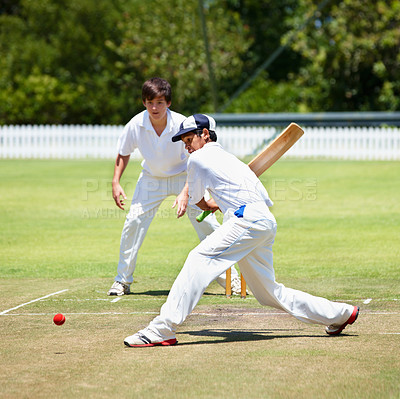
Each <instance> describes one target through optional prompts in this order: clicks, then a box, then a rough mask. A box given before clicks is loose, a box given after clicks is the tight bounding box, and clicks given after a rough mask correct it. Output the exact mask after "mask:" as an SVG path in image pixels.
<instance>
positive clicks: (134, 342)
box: [124, 328, 178, 348]
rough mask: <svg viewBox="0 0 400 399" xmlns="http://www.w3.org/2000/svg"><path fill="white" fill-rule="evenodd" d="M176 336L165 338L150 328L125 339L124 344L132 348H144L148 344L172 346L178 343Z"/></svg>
mask: <svg viewBox="0 0 400 399" xmlns="http://www.w3.org/2000/svg"><path fill="white" fill-rule="evenodd" d="M177 342H178V341H177V340H176V338H171V339H164V338H162V337H160V336H158V335H157V334H156V333H155V332H154V331H152V330H150V329H149V328H145V329H143V330H140V331H139V332H137V333H136V334H133V335H130V336H129V337H126V338H125V339H124V344H125V345H126V346H129V347H130V348H143V347H147V346H171V345H176V344H177Z"/></svg>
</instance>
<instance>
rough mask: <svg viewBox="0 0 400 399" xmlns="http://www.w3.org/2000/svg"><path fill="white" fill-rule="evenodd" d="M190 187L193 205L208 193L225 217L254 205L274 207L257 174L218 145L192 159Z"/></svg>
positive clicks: (190, 163) (211, 146) (215, 144)
mask: <svg viewBox="0 0 400 399" xmlns="http://www.w3.org/2000/svg"><path fill="white" fill-rule="evenodd" d="M188 183H189V203H190V204H191V205H194V204H197V203H198V202H199V201H200V200H201V199H202V198H203V196H204V192H205V190H208V191H209V193H210V194H211V196H212V197H213V199H214V200H215V202H216V203H217V205H218V206H219V209H220V210H221V212H222V213H224V214H225V213H226V212H227V211H228V210H229V209H232V210H236V209H238V208H240V207H241V206H242V205H246V204H251V203H254V202H260V201H261V202H265V203H266V204H267V205H268V206H272V205H273V202H272V201H271V200H270V198H269V196H268V193H267V190H266V189H265V187H264V186H263V185H262V183H261V182H260V180H259V179H258V178H257V176H256V175H255V174H254V172H253V171H252V170H251V169H250V168H249V167H248V166H247V165H246V164H245V163H243V162H241V161H240V160H239V159H237V158H236V157H235V156H234V155H232V154H230V153H229V152H226V151H225V150H224V149H223V148H222V147H221V145H220V144H218V143H215V142H211V143H207V144H205V145H204V147H203V148H201V149H200V150H197V151H195V152H193V153H192V154H191V155H190V157H189V161H188Z"/></svg>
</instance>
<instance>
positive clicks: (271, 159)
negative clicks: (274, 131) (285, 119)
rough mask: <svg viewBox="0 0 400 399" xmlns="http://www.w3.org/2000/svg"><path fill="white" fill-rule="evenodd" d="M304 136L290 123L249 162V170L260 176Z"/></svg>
mask: <svg viewBox="0 0 400 399" xmlns="http://www.w3.org/2000/svg"><path fill="white" fill-rule="evenodd" d="M303 134H304V131H303V129H302V128H301V127H300V126H299V125H297V124H296V123H291V124H290V125H289V126H288V127H287V128H286V129H285V130H284V131H283V132H282V133H281V134H280V135H279V136H278V137H276V138H275V139H274V140H273V141H272V142H271V143H270V144H269V145H268V146H267V147H266V148H265V149H264V150H263V151H262V152H260V153H259V154H258V155H257V156H256V157H255V158H254V159H252V160H251V161H250V162H249V164H248V165H249V167H250V169H251V170H252V171H253V172H254V173H255V174H256V175H257V177H258V176H261V175H262V174H263V173H264V172H265V171H266V170H267V169H269V168H270V167H271V166H272V165H273V164H274V163H275V162H276V161H277V160H278V159H279V158H281V157H282V155H283V154H285V152H287V151H288V150H289V149H290V148H291V147H292V146H293V145H294V144H295V143H296V142H297V141H298V140H299V138H300V137H301V136H302V135H303Z"/></svg>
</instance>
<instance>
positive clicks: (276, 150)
mask: <svg viewBox="0 0 400 399" xmlns="http://www.w3.org/2000/svg"><path fill="white" fill-rule="evenodd" d="M303 134H304V131H303V129H302V128H301V127H300V126H299V125H297V124H296V123H294V122H292V123H291V124H290V125H289V126H288V127H287V128H286V129H285V130H284V131H283V132H282V133H281V134H280V135H279V136H278V137H276V138H275V139H274V140H273V141H272V142H271V143H269V144H268V146H267V147H266V148H265V149H264V150H263V151H261V152H260V153H259V154H258V155H257V156H256V157H255V158H253V159H252V160H251V161H250V162H249V163H248V166H249V168H250V169H251V170H252V171H253V172H254V173H255V174H256V175H257V177H259V176H261V175H262V174H263V173H264V172H265V171H266V170H267V169H269V168H270V167H271V166H272V165H273V164H274V163H275V162H276V161H277V160H278V159H279V158H280V157H282V155H283V154H285V152H287V151H288V150H289V149H290V148H291V147H292V146H293V145H294V144H295V143H296V142H297V141H298V140H299V138H300V137H301V136H302V135H303ZM210 213H211V212H210V211H204V212H202V213H201V214H200V215H199V216H197V218H196V220H197V221H198V222H199V223H200V222H202V221H203V220H204V219H205V218H206V217H207V216H208V215H209V214H210Z"/></svg>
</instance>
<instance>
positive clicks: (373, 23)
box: [292, 0, 400, 111]
mask: <svg viewBox="0 0 400 399" xmlns="http://www.w3.org/2000/svg"><path fill="white" fill-rule="evenodd" d="M300 3H301V6H300V8H299V10H302V11H303V12H299V13H298V14H296V16H295V17H294V19H293V25H296V24H299V23H300V21H301V20H302V17H301V15H302V14H303V13H306V12H307V10H309V9H311V8H312V7H313V6H314V3H315V1H313V0H302V1H301V2H300ZM399 11H400V1H398V0H392V1H363V0H344V1H341V2H339V3H338V2H331V3H329V5H328V7H326V8H325V9H324V10H323V11H322V13H320V14H319V16H318V18H317V20H316V21H315V23H314V24H312V25H309V26H308V27H307V28H306V29H305V30H304V31H303V32H300V33H299V34H298V36H297V39H296V40H295V41H294V43H293V45H292V48H293V49H294V50H295V51H297V52H298V53H300V54H301V55H302V57H304V59H306V60H307V64H306V65H305V66H303V67H302V68H301V70H300V73H299V75H298V77H297V78H296V79H295V80H296V82H297V84H298V86H300V87H310V88H312V89H313V90H314V93H315V95H314V96H313V97H312V98H310V99H309V101H308V104H309V108H310V109H311V110H314V111H317V110H321V111H323V110H325V111H353V110H359V111H367V110H381V111H389V110H392V111H394V110H398V109H399V106H400V98H399V94H398V93H399V90H400V56H399V52H398V49H399V46H400V30H399V23H400V12H399Z"/></svg>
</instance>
